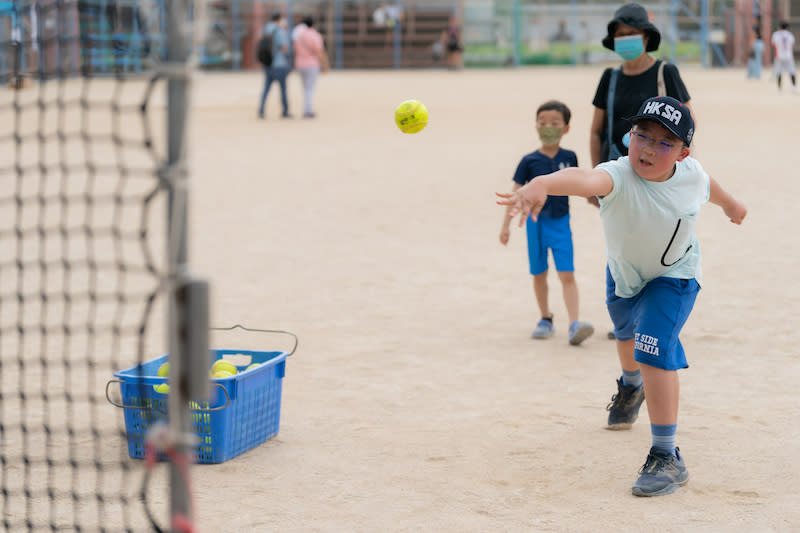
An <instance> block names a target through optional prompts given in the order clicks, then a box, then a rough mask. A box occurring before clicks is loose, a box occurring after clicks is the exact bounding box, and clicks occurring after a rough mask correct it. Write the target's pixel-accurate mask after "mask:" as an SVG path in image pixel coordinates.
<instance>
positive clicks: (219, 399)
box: [106, 349, 289, 464]
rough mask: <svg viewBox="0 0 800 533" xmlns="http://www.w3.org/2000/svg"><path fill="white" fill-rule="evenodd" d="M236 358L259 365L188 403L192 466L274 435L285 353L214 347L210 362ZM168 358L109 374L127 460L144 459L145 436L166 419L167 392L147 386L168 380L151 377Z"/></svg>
mask: <svg viewBox="0 0 800 533" xmlns="http://www.w3.org/2000/svg"><path fill="white" fill-rule="evenodd" d="M239 354H241V355H245V356H250V357H251V361H250V362H249V363H248V365H249V364H252V363H261V364H260V365H259V366H257V367H255V368H251V369H250V370H246V367H247V366H248V365H242V366H238V367H237V370H239V372H238V373H237V374H236V375H234V376H231V377H227V378H218V379H212V380H211V381H212V382H213V383H214V384H216V385H218V386H215V387H213V390H212V395H211V399H210V400H209V401H204V402H192V404H191V405H192V413H191V421H192V428H193V430H194V432H195V434H196V435H197V438H198V444H197V446H196V447H195V454H194V459H195V462H196V463H201V464H212V463H222V462H225V461H227V460H228V459H232V458H233V457H236V456H237V455H240V454H242V453H244V452H246V451H247V450H249V449H251V448H254V447H255V446H258V445H259V444H261V443H262V442H264V441H266V440H267V439H269V438H270V437H274V436H275V435H277V434H278V426H279V424H280V413H281V390H282V383H283V377H284V375H285V374H286V357H287V356H288V355H289V354H288V353H287V352H259V351H251V350H219V349H215V350H212V363H213V362H214V361H216V360H217V359H222V358H223V357H224V356H226V355H239ZM168 357H169V356H168V355H162V356H161V357H157V358H155V359H152V360H150V361H147V362H145V363H142V364H141V365H136V366H133V367H131V368H128V369H126V370H121V371H119V372H115V373H114V377H116V378H117V379H118V381H119V384H120V393H121V396H122V404H121V405H119V404H116V403H114V402H112V403H114V405H117V406H118V407H123V408H124V416H125V431H126V433H127V437H128V454H129V455H130V456H131V457H133V458H137V459H141V458H143V457H144V455H145V436H146V434H147V432H148V430H149V429H150V427H151V426H152V425H153V424H155V423H157V422H167V420H168V419H167V394H163V393H159V392H156V391H155V389H154V388H153V386H154V385H159V384H161V383H166V382H167V381H168V380H167V378H162V377H158V376H157V374H158V368H159V367H160V366H161V365H162V364H163V363H166V362H167V358H168ZM112 382H113V381H110V382H109V385H110V384H111V383H112ZM223 389H224V390H223ZM106 393H107V394H108V386H107V387H106ZM109 401H111V400H110V399H109Z"/></svg>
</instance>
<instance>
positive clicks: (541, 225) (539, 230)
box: [514, 148, 578, 276]
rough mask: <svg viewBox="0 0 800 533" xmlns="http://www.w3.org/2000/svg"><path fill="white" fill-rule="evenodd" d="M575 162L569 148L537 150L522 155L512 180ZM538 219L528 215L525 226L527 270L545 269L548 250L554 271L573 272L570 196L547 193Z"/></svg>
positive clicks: (525, 179) (525, 180) (527, 178)
mask: <svg viewBox="0 0 800 533" xmlns="http://www.w3.org/2000/svg"><path fill="white" fill-rule="evenodd" d="M577 166H578V156H577V155H575V152H573V151H572V150H565V149H563V148H559V150H558V153H557V154H556V155H555V156H554V157H549V156H547V155H545V154H543V153H542V152H540V151H539V150H536V151H535V152H532V153H530V154H527V155H526V156H524V157H523V158H522V160H521V161H520V162H519V165H517V170H516V172H514V183H517V184H519V185H525V184H526V183H528V182H530V181H531V180H533V179H534V178H536V177H537V176H544V175H546V174H551V173H553V172H556V171H558V170H561V169H564V168H568V167H577ZM537 219H538V222H534V221H533V220H532V219H531V218H528V221H527V226H526V228H527V230H528V262H529V264H530V273H531V274H532V275H534V276H536V275H538V274H542V273H544V272H546V271H547V259H548V258H547V251H548V250H552V252H553V262H554V263H555V266H556V270H557V271H559V272H573V271H574V270H575V267H574V261H573V249H572V230H571V229H570V225H569V198H568V197H567V196H548V197H547V201H546V202H545V203H544V206H543V207H542V210H541V212H540V213H539V216H538V217H537Z"/></svg>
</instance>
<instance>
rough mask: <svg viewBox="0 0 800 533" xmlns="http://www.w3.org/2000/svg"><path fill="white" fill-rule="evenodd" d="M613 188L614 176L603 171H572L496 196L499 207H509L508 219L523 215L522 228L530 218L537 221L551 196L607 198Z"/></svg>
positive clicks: (564, 171)
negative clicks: (612, 177) (548, 197)
mask: <svg viewBox="0 0 800 533" xmlns="http://www.w3.org/2000/svg"><path fill="white" fill-rule="evenodd" d="M613 187H614V182H613V181H612V180H611V176H609V175H608V173H607V172H605V171H604V170H595V169H583V168H574V167H572V168H565V169H563V170H559V171H558V172H553V173H552V174H547V175H545V176H539V177H537V178H535V179H533V180H531V181H530V182H528V184H527V185H525V186H524V187H522V188H520V189H519V190H518V191H514V192H511V193H499V192H498V193H495V194H497V196H498V197H499V199H498V200H497V203H498V205H505V206H507V207H508V209H507V214H508V217H509V218H514V217H515V216H517V215H520V219H519V225H520V226H522V225H523V224H524V223H525V220H526V219H527V218H528V217H529V216H532V217H533V219H534V220H536V217H537V215H538V214H539V211H541V210H542V207H544V203H545V202H546V201H547V196H548V195H553V196H584V197H589V196H605V195H606V194H608V193H610V192H611V189H612V188H613Z"/></svg>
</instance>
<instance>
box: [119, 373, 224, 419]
mask: <svg viewBox="0 0 800 533" xmlns="http://www.w3.org/2000/svg"><path fill="white" fill-rule="evenodd" d="M112 383H122V380H121V379H110V380H108V383H106V400H108V403H110V404H111V405H113V406H114V407H119V408H121V409H141V410H144V411H158V412H159V413H163V414H167V413H166V412H165V411H164V410H163V409H158V408H156V407H140V406H138V405H125V404H122V403H117V402H115V401H114V400H112V399H111V396H109V394H108V387H110V386H111V384H112ZM212 385H216V386H217V387H219V388H221V389H222V392H224V393H225V405H220V406H219V407H209V408H207V409H189V410H190V411H204V412H211V411H221V410H223V409H225V408H226V407H228V405H230V403H231V397H230V395H229V394H228V389H226V388H225V387H223V386H222V384H221V383H212ZM194 403H197V402H194Z"/></svg>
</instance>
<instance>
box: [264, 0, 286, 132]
mask: <svg viewBox="0 0 800 533" xmlns="http://www.w3.org/2000/svg"><path fill="white" fill-rule="evenodd" d="M286 29H287V23H286V18H285V17H284V16H283V15H282V14H281V13H280V12H276V13H273V14H272V17H271V18H270V21H269V22H268V23H267V25H266V26H264V30H263V31H262V32H261V39H260V40H259V42H258V48H257V50H256V54H257V56H258V61H259V62H260V63H261V65H262V66H263V67H264V75H265V79H264V92H262V93H261V103H260V105H259V106H258V118H261V119H263V118H264V104H265V103H266V101H267V95H268V94H269V88H270V86H271V85H272V82H273V81H277V82H278V85H280V88H281V106H282V110H283V113H282V115H281V116H282V117H283V118H291V117H292V115H290V114H289V100H288V98H287V97H286V78H287V77H288V76H289V71H290V70H291V64H290V63H289V33H288V32H287V31H286Z"/></svg>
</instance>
